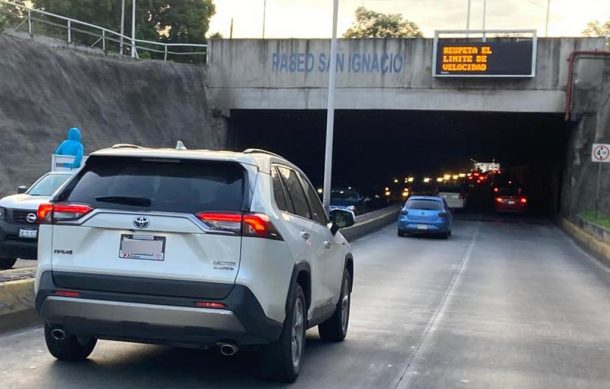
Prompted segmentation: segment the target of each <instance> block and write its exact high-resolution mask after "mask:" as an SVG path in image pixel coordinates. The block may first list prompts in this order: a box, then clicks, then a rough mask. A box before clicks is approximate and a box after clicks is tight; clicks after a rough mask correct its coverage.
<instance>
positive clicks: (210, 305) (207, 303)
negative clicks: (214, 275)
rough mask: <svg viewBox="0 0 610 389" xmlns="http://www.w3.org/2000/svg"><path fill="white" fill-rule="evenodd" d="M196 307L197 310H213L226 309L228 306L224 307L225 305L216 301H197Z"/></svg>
mask: <svg viewBox="0 0 610 389" xmlns="http://www.w3.org/2000/svg"><path fill="white" fill-rule="evenodd" d="M195 306H196V307H197V308H212V309H222V308H226V305H224V304H223V303H218V302H216V301H197V302H195Z"/></svg>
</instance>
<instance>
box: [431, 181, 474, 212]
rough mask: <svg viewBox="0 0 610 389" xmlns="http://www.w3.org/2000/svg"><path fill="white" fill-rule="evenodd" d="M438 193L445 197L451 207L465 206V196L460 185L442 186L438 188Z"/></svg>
mask: <svg viewBox="0 0 610 389" xmlns="http://www.w3.org/2000/svg"><path fill="white" fill-rule="evenodd" d="M438 195H439V196H441V197H442V198H444V199H445V201H446V202H447V205H449V208H451V209H462V208H465V207H466V203H467V197H466V195H465V192H464V190H463V189H462V187H461V186H444V187H440V188H439V192H438Z"/></svg>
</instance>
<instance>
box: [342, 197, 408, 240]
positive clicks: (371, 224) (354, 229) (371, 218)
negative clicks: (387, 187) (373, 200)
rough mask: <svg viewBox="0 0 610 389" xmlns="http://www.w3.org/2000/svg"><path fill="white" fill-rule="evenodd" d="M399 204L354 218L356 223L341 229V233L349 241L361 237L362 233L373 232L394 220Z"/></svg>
mask: <svg viewBox="0 0 610 389" xmlns="http://www.w3.org/2000/svg"><path fill="white" fill-rule="evenodd" d="M399 211H400V206H399V205H393V206H390V207H387V208H383V209H379V210H377V211H373V212H370V213H366V214H364V215H360V216H358V217H357V218H356V224H354V225H353V226H351V227H348V228H344V229H342V230H341V234H342V235H343V236H344V237H345V238H346V239H347V240H348V241H350V242H352V241H354V240H356V239H358V238H361V237H363V236H364V235H367V234H370V233H372V232H375V231H377V230H379V229H381V228H383V227H385V226H387V225H388V224H390V223H394V222H396V220H397V218H398V212H399Z"/></svg>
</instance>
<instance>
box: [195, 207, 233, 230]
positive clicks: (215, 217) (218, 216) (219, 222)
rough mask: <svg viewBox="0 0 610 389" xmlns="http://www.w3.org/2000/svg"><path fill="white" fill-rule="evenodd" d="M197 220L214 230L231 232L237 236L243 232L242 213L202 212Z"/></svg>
mask: <svg viewBox="0 0 610 389" xmlns="http://www.w3.org/2000/svg"><path fill="white" fill-rule="evenodd" d="M197 218H199V220H201V221H202V222H204V223H205V224H206V225H207V226H208V227H210V228H212V229H214V230H219V231H230V232H233V233H235V234H239V233H240V232H241V222H242V215H241V213H218V212H200V213H198V214H197Z"/></svg>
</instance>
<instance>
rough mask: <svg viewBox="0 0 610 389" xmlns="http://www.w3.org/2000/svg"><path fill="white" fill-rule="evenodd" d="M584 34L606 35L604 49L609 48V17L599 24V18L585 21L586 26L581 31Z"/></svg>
mask: <svg viewBox="0 0 610 389" xmlns="http://www.w3.org/2000/svg"><path fill="white" fill-rule="evenodd" d="M582 34H583V35H584V36H589V37H591V36H605V37H606V49H607V50H610V18H608V20H606V23H604V24H601V23H600V22H599V20H595V21H593V22H589V23H587V28H585V29H584V30H583V31H582Z"/></svg>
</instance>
